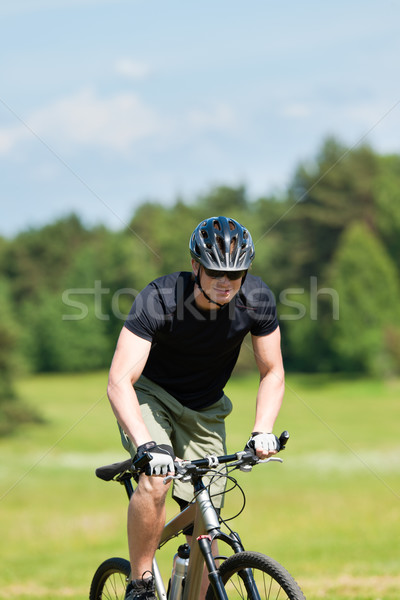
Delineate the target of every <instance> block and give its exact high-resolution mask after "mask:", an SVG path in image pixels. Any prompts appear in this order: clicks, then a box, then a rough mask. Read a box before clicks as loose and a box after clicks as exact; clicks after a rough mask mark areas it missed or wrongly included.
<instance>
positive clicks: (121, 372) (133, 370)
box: [107, 327, 151, 447]
mask: <svg viewBox="0 0 400 600" xmlns="http://www.w3.org/2000/svg"><path fill="white" fill-rule="evenodd" d="M150 348H151V342H150V341H148V340H144V339H143V338H141V337H139V336H137V335H135V334H134V333H131V332H130V331H129V329H127V328H126V327H123V328H122V331H121V333H120V336H119V339H118V343H117V347H116V350H115V354H114V358H113V361H112V364H111V368H110V374H109V378H108V387H107V394H108V398H109V400H110V403H111V407H112V409H113V411H114V414H115V416H116V418H117V420H118V422H119V424H120V425H121V427H122V429H123V430H124V431H125V433H126V434H127V435H128V436H129V437H130V439H131V440H132V441H133V443H134V444H135V446H136V447H138V446H140V445H141V444H145V443H146V442H149V441H150V440H151V437H150V434H149V432H148V430H147V427H146V425H145V424H144V422H143V419H142V415H141V413H140V407H139V402H138V399H137V396H136V392H135V390H134V388H133V384H134V383H135V382H136V381H137V380H138V379H139V377H140V375H141V373H142V371H143V369H144V366H145V364H146V361H147V358H148V356H149V352H150Z"/></svg>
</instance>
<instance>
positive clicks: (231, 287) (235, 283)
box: [192, 260, 242, 308]
mask: <svg viewBox="0 0 400 600" xmlns="http://www.w3.org/2000/svg"><path fill="white" fill-rule="evenodd" d="M192 266H193V271H194V273H195V275H199V276H200V284H201V287H202V288H203V290H204V291H205V293H206V294H207V296H209V297H210V298H211V300H214V302H217V303H218V304H228V302H230V301H231V300H232V299H233V298H234V297H235V296H236V294H237V293H238V291H239V290H240V286H241V284H242V278H241V277H240V278H239V279H235V280H230V279H228V277H227V276H226V275H224V277H218V278H214V277H209V276H208V275H207V273H206V272H205V270H204V268H200V265H199V263H197V262H196V261H194V260H193V261H192ZM199 270H200V273H199ZM196 302H197V303H198V304H199V306H201V307H202V308H215V306H214V305H212V304H210V303H209V302H208V300H207V299H206V298H205V297H204V296H203V294H201V292H200V294H199V295H197V297H196Z"/></svg>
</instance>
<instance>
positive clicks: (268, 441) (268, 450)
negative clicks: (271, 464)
mask: <svg viewBox="0 0 400 600" xmlns="http://www.w3.org/2000/svg"><path fill="white" fill-rule="evenodd" d="M245 450H251V451H252V452H254V454H256V456H258V458H261V459H263V458H268V457H269V456H272V455H273V454H276V453H277V452H279V450H280V443H279V440H278V438H277V437H276V435H274V434H273V433H262V432H259V431H253V433H252V434H251V437H250V439H249V441H248V442H247V444H246V446H245Z"/></svg>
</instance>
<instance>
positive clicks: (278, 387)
mask: <svg viewBox="0 0 400 600" xmlns="http://www.w3.org/2000/svg"><path fill="white" fill-rule="evenodd" d="M284 392H285V376H284V372H283V371H274V370H273V369H271V370H270V371H269V372H268V373H267V374H266V375H265V376H264V377H262V379H261V380H260V385H259V388H258V394H257V405H256V418H255V423H254V428H253V431H260V432H265V433H271V432H272V430H273V427H274V424H275V421H276V418H277V416H278V414H279V411H280V408H281V406H282V400H283V395H284Z"/></svg>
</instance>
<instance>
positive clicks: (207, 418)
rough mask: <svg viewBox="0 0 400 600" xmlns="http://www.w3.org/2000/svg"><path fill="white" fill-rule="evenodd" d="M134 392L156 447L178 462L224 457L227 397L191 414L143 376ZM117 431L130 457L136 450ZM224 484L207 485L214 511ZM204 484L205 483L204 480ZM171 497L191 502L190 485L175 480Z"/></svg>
mask: <svg viewBox="0 0 400 600" xmlns="http://www.w3.org/2000/svg"><path fill="white" fill-rule="evenodd" d="M135 391H136V394H137V397H138V400H139V404H140V407H141V412H142V416H143V420H144V422H145V424H146V426H147V428H148V430H149V433H150V435H151V438H152V439H153V440H154V441H155V442H157V444H169V445H170V446H172V447H173V449H174V451H175V454H176V456H177V457H178V458H183V459H187V460H194V459H196V458H204V456H205V455H206V454H216V455H221V454H226V443H225V418H226V417H227V416H228V415H229V413H230V412H231V411H232V403H231V401H230V400H229V398H228V397H227V396H225V395H223V396H222V398H221V399H220V400H218V402H215V403H214V404H212V405H211V406H208V407H207V408H204V409H202V410H191V409H190V408H187V407H185V406H182V404H181V403H180V402H178V400H176V399H175V398H174V397H173V396H171V395H170V394H168V392H166V391H165V390H164V389H163V388H162V387H160V386H159V385H157V384H156V383H154V382H152V381H150V380H149V379H147V377H145V376H144V375H142V376H141V377H140V379H139V380H138V381H137V382H136V383H135ZM119 429H120V433H121V440H122V444H123V446H124V448H125V450H127V451H128V452H130V454H131V456H132V457H133V456H134V455H135V454H136V448H135V446H134V445H133V444H132V442H131V440H130V439H129V438H128V437H127V436H126V435H125V432H124V431H123V430H122V429H121V427H119ZM222 472H224V471H222ZM225 481H226V478H225V477H215V478H214V480H213V482H212V484H211V494H212V500H213V503H214V505H215V506H216V507H221V506H222V505H223V492H224V490H225ZM204 482H205V483H207V478H204ZM173 496H174V498H179V499H181V500H186V501H188V502H190V501H191V500H192V499H193V487H192V485H191V484H190V483H182V482H181V481H179V480H175V481H174V488H173Z"/></svg>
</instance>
